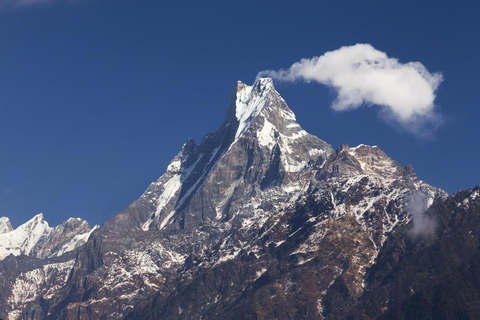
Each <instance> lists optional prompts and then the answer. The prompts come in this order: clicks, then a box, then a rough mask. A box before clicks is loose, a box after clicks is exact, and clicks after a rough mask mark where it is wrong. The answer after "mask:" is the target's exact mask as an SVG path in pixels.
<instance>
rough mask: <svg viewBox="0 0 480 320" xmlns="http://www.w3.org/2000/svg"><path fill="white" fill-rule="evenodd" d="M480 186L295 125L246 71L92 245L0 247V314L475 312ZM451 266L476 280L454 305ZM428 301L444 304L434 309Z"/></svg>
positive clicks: (264, 83)
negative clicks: (198, 137)
mask: <svg viewBox="0 0 480 320" xmlns="http://www.w3.org/2000/svg"><path fill="white" fill-rule="evenodd" d="M479 199H480V197H479V196H478V189H475V190H469V191H465V192H463V193H459V194H456V195H454V196H451V197H448V196H447V194H446V193H445V192H443V191H442V190H440V189H438V188H435V187H432V186H430V185H428V184H426V183H424V182H423V181H421V180H420V179H418V177H417V176H416V175H415V173H414V172H413V170H412V168H411V167H410V166H402V165H399V164H398V163H397V162H395V161H394V160H393V159H391V158H389V157H388V156H387V155H386V154H385V153H384V152H382V151H381V150H380V148H378V147H376V146H374V147H371V146H366V145H360V146H358V147H355V148H350V147H349V146H346V145H343V146H340V147H339V148H338V149H337V150H334V149H333V148H332V147H331V146H330V145H328V144H327V143H326V142H324V141H322V140H320V139H319V138H317V137H315V136H312V135H310V134H308V133H307V132H305V131H304V130H303V129H302V128H301V127H300V125H299V124H298V123H297V122H296V120H295V115H294V114H293V112H292V111H291V110H290V109H289V108H288V106H287V104H286V103H285V101H284V100H283V99H282V98H281V96H280V95H279V94H278V92H277V91H276V90H275V88H274V87H273V83H272V81H271V79H260V80H259V81H257V82H256V83H255V84H254V85H253V86H247V85H245V84H243V83H241V82H239V83H238V84H237V87H236V88H235V90H234V93H233V95H232V99H231V103H230V108H229V110H228V113H227V116H226V118H225V120H224V122H223V124H222V125H221V127H220V128H219V129H218V130H217V131H216V132H215V133H213V134H208V135H207V136H205V138H204V139H203V140H202V142H201V143H200V144H199V145H197V144H196V143H195V142H194V141H193V140H189V141H187V142H186V143H185V145H184V146H183V147H182V149H181V151H180V152H179V154H178V155H177V156H176V157H175V158H174V159H173V160H172V162H171V163H170V165H169V166H168V168H167V170H166V172H165V174H164V175H162V176H161V177H160V178H159V179H158V180H157V181H156V182H153V183H152V184H151V185H150V186H149V187H148V189H147V190H146V191H145V193H144V194H143V195H142V196H141V197H140V198H139V199H138V200H136V201H135V202H134V203H132V204H131V205H130V206H129V207H127V208H126V209H125V210H124V211H123V212H121V213H119V214H118V215H117V216H116V217H115V218H113V219H112V220H110V221H107V222H105V223H104V225H103V226H102V227H100V228H99V229H98V230H96V231H95V232H93V233H92V234H91V236H90V238H89V240H88V241H87V242H86V244H85V245H83V246H82V247H80V248H76V249H75V250H73V251H69V252H66V250H65V251H62V250H61V249H59V248H65V246H66V245H65V244H60V243H59V241H58V240H51V242H50V243H52V245H50V246H48V249H45V248H46V246H43V247H42V248H43V249H42V250H39V249H38V250H33V251H32V252H35V254H34V255H31V256H30V257H28V256H20V257H19V258H15V257H13V256H9V257H8V258H7V259H5V260H4V261H2V262H0V272H1V273H0V274H1V277H0V278H1V279H2V289H1V290H3V291H2V292H1V293H2V294H1V295H0V309H3V310H7V311H6V312H5V313H4V314H2V313H1V311H0V317H7V316H8V317H9V319H103V318H108V319H250V318H251V319H292V318H295V319H322V318H324V319H330V318H332V319H341V318H345V319H373V318H382V317H383V318H399V319H400V318H402V317H403V318H405V317H408V318H411V317H412V311H411V310H412V309H411V308H414V309H413V310H417V311H418V313H415V314H416V315H418V318H421V315H423V314H428V315H431V316H432V317H433V316H435V315H439V314H447V313H448V312H453V313H455V312H460V311H461V312H464V314H465V315H466V318H468V317H473V318H475V315H476V316H478V315H479V314H480V313H479V310H477V309H475V307H474V303H475V302H478V292H477V291H478V290H477V289H475V288H474V286H472V285H471V284H470V282H469V281H471V280H476V279H477V278H478V277H479V273H478V271H479V265H478V259H477V260H475V257H476V255H477V253H478V252H477V251H478V239H479V234H478V230H480V225H479V222H480V221H479V216H480V210H479V206H478V201H480V200H479ZM418 208H421V209H422V210H418ZM426 208H429V209H428V210H427V211H426V213H424V211H425V210H424V209H426ZM418 215H421V217H422V220H421V221H422V222H425V221H427V222H429V223H431V226H432V227H431V228H429V229H428V232H423V231H422V229H421V228H419V227H418V226H419V224H418V221H420V220H418ZM424 215H425V216H424ZM415 224H417V225H415ZM2 225H6V222H5V223H3V224H2V222H1V221H0V227H1V226H2ZM76 228H77V227H75V226H74V225H69V226H67V225H66V226H64V228H63V229H62V230H61V231H60V230H59V231H58V232H57V234H62V235H65V234H74V233H75V232H73V231H72V230H76ZM412 228H414V229H412ZM4 229H5V230H8V226H6V227H4ZM467 229H468V230H467ZM0 230H1V228H0ZM409 230H410V231H409ZM411 230H415V232H412V231H411ZM432 230H433V231H432ZM10 232H11V231H10ZM7 234H8V232H7ZM0 236H2V234H0ZM60 238H65V237H60V236H59V237H58V239H60ZM52 239H54V238H52ZM55 239H57V238H55ZM44 243H46V242H44ZM53 244H55V245H53ZM460 245H461V246H462V250H456V246H460ZM452 251H457V252H455V254H454V255H452V256H450V253H451V252H452ZM63 252H66V253H63ZM62 253H63V254H62ZM450 257H454V260H453V261H451V259H450ZM20 259H23V260H24V262H22V267H21V268H20V267H17V268H16V269H15V268H10V266H11V265H14V264H16V263H18V261H20ZM439 259H440V260H441V261H437V260H439ZM424 260H425V261H424ZM455 276H458V277H461V278H462V280H461V281H462V284H463V286H464V287H465V290H469V291H468V292H472V293H474V294H476V295H473V296H469V297H468V298H465V299H461V300H462V303H463V304H461V306H460V307H458V308H460V309H461V310H460V309H458V308H457V307H455V308H457V309H454V308H453V307H452V308H450V307H448V306H449V305H448V303H449V302H450V303H453V300H451V299H450V298H449V297H448V295H445V293H444V292H445V291H442V290H444V289H445V290H450V289H451V288H453V287H454V285H455V283H456V280H455V279H456V278H455ZM447 278H448V279H451V280H449V281H446V282H445V281H443V280H442V279H447ZM462 290H463V289H457V291H456V292H463V291H462ZM432 297H434V298H435V299H437V300H435V301H433V302H432ZM449 299H450V300H449ZM436 301H441V302H442V305H443V306H447V307H445V308H446V309H448V310H443V311H438V310H437V311H432V310H433V309H434V308H436V307H437V306H438V302H436ZM477 305H478V304H477ZM2 307H3V308H2ZM435 312H436V313H435ZM442 312H443V313H442ZM457 314H458V313H457ZM462 314H463V313H462ZM434 318H435V317H434Z"/></svg>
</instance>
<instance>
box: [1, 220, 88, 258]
mask: <svg viewBox="0 0 480 320" xmlns="http://www.w3.org/2000/svg"><path fill="white" fill-rule="evenodd" d="M2 219H3V221H6V222H3V221H2V223H3V225H7V228H5V230H7V231H6V232H4V233H1V234H0V260H3V259H5V257H7V256H8V255H10V254H13V255H14V256H19V255H21V254H24V255H27V256H35V257H38V258H44V257H49V256H58V255H61V254H63V253H65V252H68V251H71V250H74V249H75V248H77V247H79V246H80V245H82V244H83V243H85V242H86V241H87V239H88V237H89V236H90V233H91V232H92V231H93V229H92V230H91V229H90V226H89V225H88V223H87V222H86V221H85V220H82V219H78V218H71V219H69V220H67V221H65V222H63V223H62V224H60V225H59V226H57V227H54V228H52V227H50V226H49V225H48V223H47V222H46V221H45V220H44V217H43V214H41V213H40V214H38V215H36V216H34V217H33V218H32V219H30V220H29V221H27V222H25V223H24V224H22V225H20V226H19V227H18V228H17V229H15V230H11V225H10V224H9V223H10V222H9V220H8V218H2ZM5 219H6V220H5ZM1 225H2V224H0V226H1ZM8 226H10V228H8ZM9 229H10V230H9Z"/></svg>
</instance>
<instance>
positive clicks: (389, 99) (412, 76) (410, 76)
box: [257, 44, 443, 136]
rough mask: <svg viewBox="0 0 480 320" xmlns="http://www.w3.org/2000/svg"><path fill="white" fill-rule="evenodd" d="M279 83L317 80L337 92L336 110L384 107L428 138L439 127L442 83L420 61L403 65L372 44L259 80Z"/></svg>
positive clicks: (396, 119) (384, 113)
mask: <svg viewBox="0 0 480 320" xmlns="http://www.w3.org/2000/svg"><path fill="white" fill-rule="evenodd" d="M265 76H268V77H271V78H273V79H274V80H277V81H287V82H294V81H297V80H304V81H307V82H310V81H316V82H318V83H321V84H324V85H326V86H329V87H331V88H333V89H334V90H336V92H337V94H338V96H337V99H336V100H335V101H334V102H333V104H332V108H333V109H334V110H337V111H345V110H352V109H357V108H359V107H361V106H369V105H378V106H381V108H382V109H381V115H382V116H383V117H384V119H386V120H387V121H389V122H394V123H397V124H399V125H401V127H403V128H404V129H405V130H407V131H409V132H411V133H414V134H417V135H421V136H426V135H429V134H430V133H431V132H432V131H433V130H435V129H436V128H437V126H438V125H439V124H440V123H441V117H440V115H439V114H438V113H437V112H436V110H435V105H434V100H435V91H436V90H437V88H438V86H439V85H440V83H441V82H442V80H443V77H442V74H441V73H430V72H429V71H428V70H427V69H426V68H425V66H424V65H423V64H421V63H420V62H408V63H400V62H399V61H398V60H397V59H395V58H389V57H388V56H387V54H386V53H385V52H381V51H379V50H376V49H375V48H374V47H373V46H372V45H370V44H356V45H354V46H348V47H342V48H340V49H338V50H335V51H330V52H326V53H325V54H323V55H322V56H319V57H314V58H311V59H302V60H300V61H299V62H296V63H294V64H293V65H292V66H291V67H290V68H289V69H281V70H278V71H275V70H265V71H262V72H260V73H259V74H258V75H257V78H259V77H265Z"/></svg>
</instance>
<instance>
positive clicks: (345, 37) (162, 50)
mask: <svg viewBox="0 0 480 320" xmlns="http://www.w3.org/2000/svg"><path fill="white" fill-rule="evenodd" d="M19 3H20V4H19ZM479 10H480V5H479V4H477V2H476V1H457V2H455V3H453V2H447V1H429V0H428V1H385V0H379V1H364V2H363V3H360V1H353V0H352V1H328V2H322V1H295V2H294V1H235V2H231V1H208V2H197V1H187V2H181V3H173V2H172V3H166V2H164V1H153V0H152V1H149V0H145V1H125V0H86V1H80V0H78V1H75V0H71V1H64V0H50V1H38V0H31V1H19V0H16V1H13V0H11V1H9V0H0V90H1V91H0V155H1V156H0V216H8V217H9V218H10V219H11V221H12V223H13V225H14V226H18V225H19V224H20V223H23V222H24V221H26V220H28V219H30V218H31V217H32V216H33V215H35V214H37V213H40V212H43V213H44V215H45V218H46V220H47V221H48V222H49V223H50V225H57V224H58V223H60V222H61V221H63V220H65V219H67V218H68V217H70V216H74V217H82V218H85V219H87V220H88V221H89V222H90V223H91V224H100V223H102V222H103V221H105V220H106V219H109V218H111V217H113V216H114V215H115V214H116V213H117V212H119V211H120V210H121V209H123V208H124V207H125V206H126V205H128V204H129V203H130V202H132V201H133V200H134V199H136V198H137V197H138V196H140V195H141V194H142V192H143V191H144V190H145V189H146V188H147V187H148V185H149V183H150V182H151V181H154V180H156V179H157V178H158V177H159V176H160V175H161V174H162V173H163V172H164V170H165V168H166V166H167V165H168V163H169V161H170V160H171V159H172V158H173V157H174V156H175V154H176V153H177V152H178V151H179V149H180V147H181V146H182V144H183V143H184V142H185V141H186V139H187V138H189V137H193V138H194V139H195V140H196V141H200V140H201V138H202V137H203V135H204V134H206V133H208V132H211V131H214V130H215V129H216V128H217V127H218V126H219V125H220V124H221V122H222V120H223V117H224V116H225V113H226V111H227V107H228V103H229V98H230V94H231V92H232V90H233V88H234V86H235V84H236V81H237V80H242V81H243V82H246V83H248V84H251V83H252V82H253V81H254V79H255V77H256V75H257V73H258V72H259V71H262V70H266V69H272V70H278V69H281V68H288V67H290V66H291V65H292V64H293V63H294V62H296V61H299V60H300V59H302V58H311V57H314V56H320V55H322V54H324V53H325V52H327V51H332V50H336V49H338V48H340V47H342V46H351V45H355V44H356V43H369V44H371V45H372V46H373V47H375V48H376V49H377V50H380V51H382V52H385V53H386V54H388V56H389V57H394V58H397V59H399V61H400V62H401V63H407V62H410V61H419V62H421V63H422V64H423V65H424V66H425V67H426V68H427V69H428V70H429V71H430V72H441V73H442V74H443V78H444V81H443V82H442V83H441V84H440V86H439V88H438V90H437V92H436V94H437V97H436V100H435V105H436V107H437V111H438V112H439V113H440V114H441V116H442V118H443V125H442V126H440V127H439V128H438V129H437V130H436V132H435V133H434V134H433V137H431V138H430V139H422V138H419V137H418V136H417V135H415V134H412V133H410V132H407V131H406V130H404V129H402V128H401V127H399V126H392V125H390V124H388V123H386V122H385V121H384V120H383V118H382V117H381V116H379V113H378V111H379V108H378V107H377V106H374V105H373V106H370V107H364V108H359V109H356V110H353V111H348V112H336V111H334V110H332V109H331V108H330V105H331V104H332V102H333V101H334V100H335V98H336V93H335V92H334V91H333V90H332V89H329V88H327V87H325V86H322V85H320V84H318V83H308V84H307V83H305V82H302V81H298V82H295V83H278V84H276V88H277V90H278V91H279V92H280V93H281V94H282V96H283V97H284V98H285V100H286V101H287V103H288V104H289V106H290V107H291V109H292V110H293V111H294V112H295V113H296V115H297V119H298V122H299V123H300V124H301V125H302V126H303V127H304V128H305V129H306V130H307V131H309V132H310V133H312V134H315V135H317V136H319V137H320V138H322V139H323V140H325V141H327V142H328V143H330V144H332V145H333V146H334V147H337V146H338V145H340V144H343V143H347V144H349V145H351V146H355V145H357V144H360V143H364V144H370V145H378V146H380V148H381V149H382V150H384V151H385V152H386V153H387V154H388V155H390V156H391V157H393V158H394V159H396V160H397V161H398V162H399V163H401V164H412V165H413V167H414V169H415V171H416V173H417V175H418V176H419V177H420V178H421V179H422V180H424V181H426V182H428V183H430V184H432V185H435V186H438V187H441V188H443V189H445V190H446V191H448V192H449V193H452V192H454V191H457V190H460V189H466V188H470V187H474V186H475V185H478V184H480V170H479V164H480V160H479V159H480V143H479V137H480V126H479V118H480V106H479V101H480V99H479V98H480V93H479V92H480V90H478V87H479V85H480V81H479V79H480V77H479V74H480V61H479V51H480V37H479V36H478V35H479V33H480V20H479V19H478V12H479Z"/></svg>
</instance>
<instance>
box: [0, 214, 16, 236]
mask: <svg viewBox="0 0 480 320" xmlns="http://www.w3.org/2000/svg"><path fill="white" fill-rule="evenodd" d="M12 230H13V228H12V224H11V223H10V219H8V218H7V217H1V218H0V234H2V233H7V232H10V231H12Z"/></svg>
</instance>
